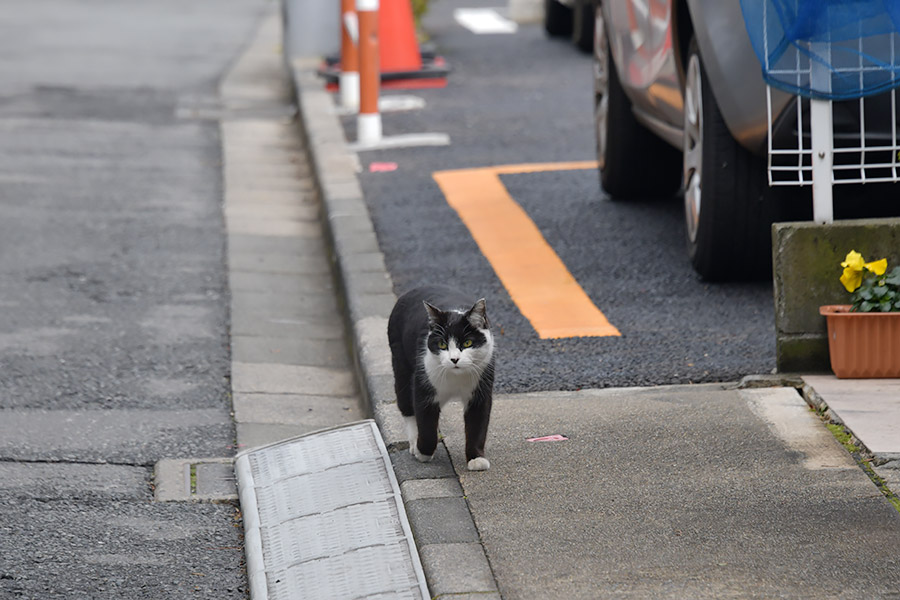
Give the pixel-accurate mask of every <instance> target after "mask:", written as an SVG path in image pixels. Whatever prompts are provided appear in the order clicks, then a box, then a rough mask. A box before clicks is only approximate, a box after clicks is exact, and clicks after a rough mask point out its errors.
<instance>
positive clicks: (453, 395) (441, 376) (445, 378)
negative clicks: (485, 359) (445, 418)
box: [424, 353, 479, 408]
mask: <svg viewBox="0 0 900 600" xmlns="http://www.w3.org/2000/svg"><path fill="white" fill-rule="evenodd" d="M424 363H425V364H424V366H425V374H426V375H427V377H428V382H429V383H430V384H431V386H432V387H433V388H434V391H435V396H434V401H435V402H437V403H438V404H440V405H441V407H442V408H443V406H444V405H445V404H447V403H448V402H452V401H459V402H463V403H465V402H468V401H469V400H470V399H471V398H472V393H473V392H474V391H475V387H476V386H477V385H478V380H479V377H478V373H477V371H475V370H474V369H470V368H465V369H464V368H459V369H457V368H453V367H452V366H448V365H445V364H443V362H442V361H441V359H440V358H439V357H438V356H435V355H433V354H428V353H426V355H425V361H424Z"/></svg>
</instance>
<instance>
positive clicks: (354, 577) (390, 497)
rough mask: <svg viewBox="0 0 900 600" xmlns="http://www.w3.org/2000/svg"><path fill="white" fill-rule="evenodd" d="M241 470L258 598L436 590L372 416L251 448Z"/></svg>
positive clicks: (421, 595) (422, 595)
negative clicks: (429, 580)
mask: <svg viewBox="0 0 900 600" xmlns="http://www.w3.org/2000/svg"><path fill="white" fill-rule="evenodd" d="M234 469H235V473H236V474H237V480H238V490H239V495H240V500H241V510H242V512H243V516H244V531H245V547H246V552H247V573H248V576H249V579H250V596H251V598H253V600H261V599H264V598H275V599H282V598H283V599H288V598H290V599H298V598H315V599H327V598H335V599H340V600H344V599H346V598H363V597H365V598H400V599H403V598H409V599H416V600H427V599H428V598H430V596H429V594H428V587H427V585H426V583H425V575H424V573H423V572H422V565H421V563H420V562H419V555H418V552H417V551H416V546H415V542H414V541H413V538H412V532H411V531H410V528H409V522H408V521H407V519H406V511H405V510H404V508H403V501H402V499H401V497H400V487H399V486H398V485H397V479H396V477H395V476H394V470H393V468H392V466H391V461H390V458H389V457H388V453H387V449H386V448H385V447H384V442H383V441H382V439H381V434H380V433H379V432H378V427H377V426H376V425H375V422H374V421H372V420H368V421H360V422H358V423H351V424H349V425H344V426H341V427H335V428H332V429H326V430H323V431H319V432H314V433H310V434H307V435H304V436H300V437H297V438H292V439H289V440H284V441H281V442H277V443H275V444H271V445H268V446H262V447H260V448H253V449H250V450H246V451H244V452H241V453H240V454H238V455H237V457H236V458H235V465H234Z"/></svg>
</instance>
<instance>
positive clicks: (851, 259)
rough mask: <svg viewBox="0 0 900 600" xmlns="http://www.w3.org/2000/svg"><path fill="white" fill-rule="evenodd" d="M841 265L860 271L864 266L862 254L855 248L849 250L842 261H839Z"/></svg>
mask: <svg viewBox="0 0 900 600" xmlns="http://www.w3.org/2000/svg"><path fill="white" fill-rule="evenodd" d="M841 266H842V267H846V268H848V269H853V270H855V271H862V270H863V267H865V266H866V261H865V259H863V257H862V254H860V253H859V252H857V251H856V250H851V251H850V252H848V253H847V256H846V257H844V262H842V263H841Z"/></svg>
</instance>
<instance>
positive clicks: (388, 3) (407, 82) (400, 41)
mask: <svg viewBox="0 0 900 600" xmlns="http://www.w3.org/2000/svg"><path fill="white" fill-rule="evenodd" d="M378 21H379V24H380V25H379V29H380V31H381V44H380V46H381V47H380V59H379V68H380V78H381V86H382V87H383V88H388V89H421V88H442V87H446V86H447V74H448V73H449V72H450V68H449V67H448V66H447V63H446V61H444V59H443V57H441V56H436V55H434V54H433V53H424V52H422V51H421V50H420V48H419V43H418V41H417V39H416V26H415V20H414V19H413V13H412V5H411V3H410V1H409V0H381V2H380V3H379V8H378ZM340 73H341V67H340V60H339V59H338V58H337V57H329V58H326V59H325V64H324V65H323V67H322V68H321V69H319V74H320V75H321V76H323V77H324V78H325V79H326V81H327V82H328V85H327V88H328V89H329V90H332V91H334V90H336V89H338V81H339V79H340Z"/></svg>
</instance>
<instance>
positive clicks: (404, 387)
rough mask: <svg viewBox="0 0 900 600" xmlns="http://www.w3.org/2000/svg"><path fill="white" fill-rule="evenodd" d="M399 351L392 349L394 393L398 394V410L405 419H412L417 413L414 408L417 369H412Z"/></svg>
mask: <svg viewBox="0 0 900 600" xmlns="http://www.w3.org/2000/svg"><path fill="white" fill-rule="evenodd" d="M398 354H399V351H395V350H394V349H393V348H391V365H392V366H393V368H394V392H396V394H397V408H399V409H400V414H402V415H403V416H404V417H411V416H413V415H414V414H416V413H415V408H414V406H413V385H414V382H413V378H414V376H415V368H410V366H409V365H408V364H406V361H405V360H404V359H403V357H402V356H399V355H398Z"/></svg>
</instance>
